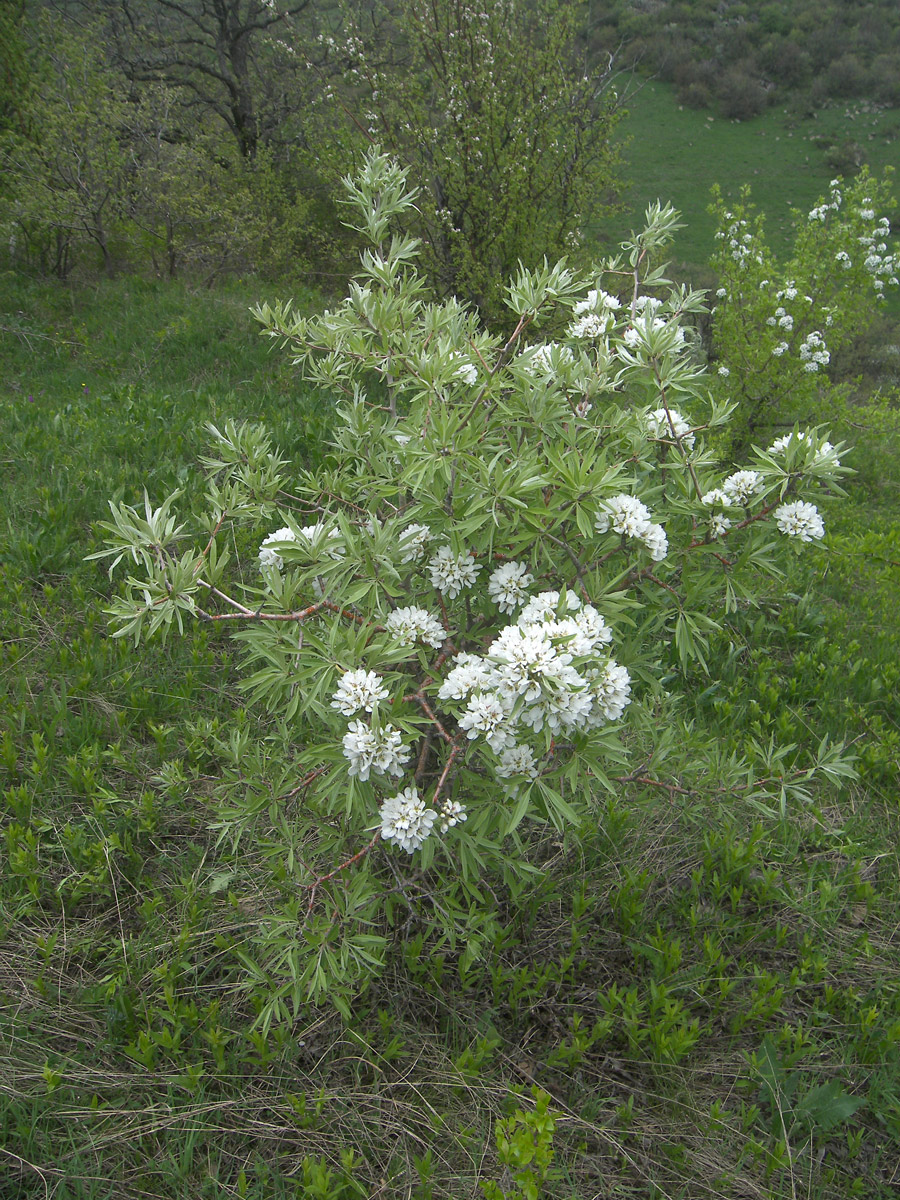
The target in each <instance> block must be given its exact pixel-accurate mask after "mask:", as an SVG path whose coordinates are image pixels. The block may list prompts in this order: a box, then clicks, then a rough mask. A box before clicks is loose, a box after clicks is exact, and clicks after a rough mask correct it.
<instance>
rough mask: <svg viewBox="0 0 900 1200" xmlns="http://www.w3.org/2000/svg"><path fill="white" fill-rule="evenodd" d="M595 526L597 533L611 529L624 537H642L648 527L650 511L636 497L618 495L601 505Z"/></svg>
mask: <svg viewBox="0 0 900 1200" xmlns="http://www.w3.org/2000/svg"><path fill="white" fill-rule="evenodd" d="M595 525H596V527H597V532H598V533H606V532H607V530H609V529H612V530H613V531H614V532H615V533H621V534H624V535H625V536H626V537H643V535H644V534H645V533H646V531H647V529H648V527H649V525H650V510H649V509H648V508H647V506H646V504H643V503H642V502H641V501H640V500H638V499H637V497H635V496H626V495H624V494H620V495H618V496H613V497H612V498H611V499H610V500H604V501H603V502H602V503H601V507H600V512H599V513H598V514H597V519H596V521H595Z"/></svg>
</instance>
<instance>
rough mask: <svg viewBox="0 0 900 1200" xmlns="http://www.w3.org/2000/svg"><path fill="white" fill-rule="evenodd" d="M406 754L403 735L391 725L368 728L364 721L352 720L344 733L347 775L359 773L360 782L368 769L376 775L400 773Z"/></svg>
mask: <svg viewBox="0 0 900 1200" xmlns="http://www.w3.org/2000/svg"><path fill="white" fill-rule="evenodd" d="M409 754H410V751H409V746H404V744H403V735H402V734H401V733H400V730H399V729H395V728H394V727H393V725H384V726H383V727H382V728H381V729H370V728H369V726H368V725H367V724H366V723H365V721H351V722H350V728H349V729H348V731H347V732H346V733H345V734H344V757H345V758H346V759H347V760H348V761H349V763H350V766H349V768H348V770H347V774H348V775H351V776H353V775H356V776H358V777H359V779H360V780H361V781H362V782H363V783H364V782H365V781H366V780H367V779H368V778H369V772H370V771H374V772H375V774H376V775H402V774H403V764H404V763H405V762H406V761H407V759H408V758H409Z"/></svg>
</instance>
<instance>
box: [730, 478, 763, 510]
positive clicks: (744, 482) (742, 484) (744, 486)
mask: <svg viewBox="0 0 900 1200" xmlns="http://www.w3.org/2000/svg"><path fill="white" fill-rule="evenodd" d="M761 489H762V476H761V475H760V473H759V471H735V473H734V474H733V475H729V476H728V478H727V479H726V480H725V482H724V483H723V484H722V491H723V492H724V493H725V495H726V496H728V497H729V499H730V500H731V502H732V504H749V503H750V501H751V499H752V498H753V497H754V496H755V495H756V493H757V492H759V491H760V490H761Z"/></svg>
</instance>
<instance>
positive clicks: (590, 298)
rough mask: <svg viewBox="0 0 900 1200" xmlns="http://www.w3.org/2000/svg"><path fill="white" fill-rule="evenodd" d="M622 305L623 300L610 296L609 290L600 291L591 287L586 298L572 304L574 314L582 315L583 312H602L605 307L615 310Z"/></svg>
mask: <svg viewBox="0 0 900 1200" xmlns="http://www.w3.org/2000/svg"><path fill="white" fill-rule="evenodd" d="M621 307H622V301H621V300H619V299H617V297H615V296H610V295H609V293H608V292H604V291H600V290H599V289H598V288H591V290H590V291H589V292H588V294H587V296H586V297H585V298H584V300H579V301H578V303H577V304H575V305H573V306H572V315H573V316H576V317H580V316H581V315H582V314H583V313H596V312H598V311H599V312H600V313H601V314H602V313H603V310H604V309H607V310H609V311H610V312H615V311H616V309H619V308H621Z"/></svg>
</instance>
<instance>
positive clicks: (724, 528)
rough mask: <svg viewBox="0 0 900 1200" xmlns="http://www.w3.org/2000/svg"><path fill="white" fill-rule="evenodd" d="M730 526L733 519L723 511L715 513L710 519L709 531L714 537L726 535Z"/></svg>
mask: <svg viewBox="0 0 900 1200" xmlns="http://www.w3.org/2000/svg"><path fill="white" fill-rule="evenodd" d="M730 528H731V521H730V520H729V518H728V517H723V516H722V514H721V513H713V515H712V516H711V517H710V519H709V532H710V534H711V536H712V537H714V538H720V537H724V536H725V534H726V533H727V532H728V530H729V529H730Z"/></svg>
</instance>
